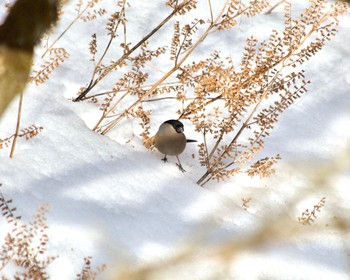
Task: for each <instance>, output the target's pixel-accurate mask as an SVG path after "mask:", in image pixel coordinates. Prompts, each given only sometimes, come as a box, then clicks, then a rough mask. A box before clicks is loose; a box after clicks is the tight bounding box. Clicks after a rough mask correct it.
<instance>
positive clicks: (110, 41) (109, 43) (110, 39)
mask: <svg viewBox="0 0 350 280" xmlns="http://www.w3.org/2000/svg"><path fill="white" fill-rule="evenodd" d="M121 13H122V14H124V13H125V0H124V1H123V8H122V9H121ZM120 23H121V20H119V21H118V23H117V24H116V26H115V28H114V30H113V32H112V34H111V37H110V38H109V41H108V44H107V46H106V48H105V50H104V52H103V54H102V55H101V57H100V59H99V61H98V62H97V64H96V66H95V69H94V71H93V73H92V78H91V81H93V80H94V79H95V76H96V74H97V69H98V67H99V66H100V65H101V63H102V61H103V59H104V57H105V56H106V54H107V52H108V50H109V48H110V46H111V44H112V41H113V39H114V38H115V35H116V32H117V30H118V27H119V24H120ZM125 32H126V30H125V24H124V40H125ZM124 44H125V45H126V43H125V42H124Z"/></svg>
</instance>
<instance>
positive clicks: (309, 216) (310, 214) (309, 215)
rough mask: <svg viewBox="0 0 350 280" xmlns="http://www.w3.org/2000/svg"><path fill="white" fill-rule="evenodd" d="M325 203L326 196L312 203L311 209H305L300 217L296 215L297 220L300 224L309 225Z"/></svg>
mask: <svg viewBox="0 0 350 280" xmlns="http://www.w3.org/2000/svg"><path fill="white" fill-rule="evenodd" d="M325 203H326V198H325V197H322V198H321V200H320V201H319V202H318V203H317V204H316V205H314V207H313V209H312V210H311V211H309V209H306V210H305V211H304V212H303V213H302V214H301V217H298V222H299V223H301V224H302V225H311V224H312V223H314V222H315V220H316V218H317V216H316V214H317V212H318V213H320V212H321V209H322V208H323V207H324V205H325Z"/></svg>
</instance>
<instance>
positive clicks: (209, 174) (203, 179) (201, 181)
mask: <svg viewBox="0 0 350 280" xmlns="http://www.w3.org/2000/svg"><path fill="white" fill-rule="evenodd" d="M330 14H331V10H330V11H328V13H326V14H325V15H324V16H323V17H322V18H321V20H320V21H319V22H318V23H317V24H316V25H314V26H313V28H312V29H311V30H310V31H309V32H308V33H307V34H306V35H305V36H304V38H303V40H301V41H300V43H299V45H298V46H297V47H296V48H295V49H294V50H293V51H291V52H289V53H288V54H287V55H286V56H285V57H284V58H283V59H282V60H281V61H279V62H278V63H277V64H276V65H274V66H273V67H275V66H277V65H278V64H281V68H280V69H279V71H278V72H277V73H276V74H275V75H274V77H273V79H272V80H271V81H270V82H269V84H268V85H267V87H266V88H265V90H264V93H263V94H262V96H261V98H260V100H259V101H258V103H257V104H256V105H255V106H254V109H253V111H252V112H251V113H250V115H249V116H248V118H247V119H246V121H245V122H244V123H243V125H242V126H241V128H240V129H239V130H238V132H237V134H236V135H235V136H234V137H233V139H232V140H231V142H230V143H229V145H228V148H229V147H231V146H232V145H234V144H235V143H236V142H237V139H238V138H239V136H240V135H241V134H242V132H243V131H244V129H245V128H246V127H248V126H249V123H250V120H251V119H252V118H253V116H254V114H255V112H256V111H257V109H258V107H259V106H260V104H261V102H262V101H263V100H264V99H265V98H266V95H267V94H268V92H269V89H270V87H271V86H273V84H274V82H275V80H276V79H277V77H278V76H279V74H280V73H282V72H283V70H284V69H285V68H286V67H288V61H289V60H290V58H291V57H292V56H293V54H294V53H295V52H296V51H297V50H298V49H300V47H301V46H302V45H303V44H304V43H305V42H306V40H307V39H308V38H309V37H310V36H311V35H312V33H313V32H315V31H316V30H317V28H318V26H320V25H321V24H322V23H323V22H324V21H325V20H326V19H327V18H328V16H329V15H330ZM245 84H246V83H245ZM215 100H216V99H213V100H210V101H209V102H208V104H209V103H211V102H214V101H215ZM221 136H223V135H221ZM221 140H222V137H220V138H219V139H218V141H217V142H216V144H215V146H214V148H213V149H212V151H211V153H210V155H209V157H208V162H209V159H210V158H211V157H212V155H213V154H214V151H215V150H216V148H217V147H218V146H219V144H220V141H221ZM226 153H227V149H225V150H224V151H223V152H222V154H221V155H220V157H219V158H218V159H217V160H216V161H215V162H214V164H213V165H212V166H210V167H209V168H208V170H207V171H206V172H205V174H204V175H203V176H202V177H201V178H200V179H199V180H198V181H197V184H198V185H200V186H202V187H203V186H204V185H205V184H206V183H207V182H209V181H210V180H211V179H212V178H213V176H214V174H212V172H211V170H212V169H213V168H214V167H216V166H217V164H218V163H219V160H220V158H222V157H223V156H224V155H225V154H226ZM232 164H234V162H231V163H229V164H228V165H226V166H225V168H227V167H229V166H231V165H232Z"/></svg>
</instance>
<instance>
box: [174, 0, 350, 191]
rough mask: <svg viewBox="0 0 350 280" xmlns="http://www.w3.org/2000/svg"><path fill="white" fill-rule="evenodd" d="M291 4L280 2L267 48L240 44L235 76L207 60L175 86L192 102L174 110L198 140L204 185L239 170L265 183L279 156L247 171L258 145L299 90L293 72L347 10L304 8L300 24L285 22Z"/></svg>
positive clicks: (299, 74)
mask: <svg viewBox="0 0 350 280" xmlns="http://www.w3.org/2000/svg"><path fill="white" fill-rule="evenodd" d="M290 8H291V3H290V2H288V1H286V3H285V29H284V31H283V32H282V33H281V34H280V33H279V32H277V31H273V32H272V34H271V36H270V38H269V39H268V40H267V41H263V42H258V41H257V40H256V39H255V38H252V37H251V38H248V39H247V43H246V47H245V49H244V52H243V56H242V59H241V63H240V69H235V67H234V66H233V65H234V63H233V62H232V61H231V58H225V59H222V58H221V57H220V54H219V53H216V52H214V53H213V54H212V56H211V57H209V58H208V59H206V60H203V61H199V62H197V63H192V64H188V65H186V66H184V67H183V72H182V73H181V75H179V76H178V77H179V79H180V82H181V83H182V84H185V85H190V87H192V89H193V92H194V94H195V98H194V100H193V101H191V102H189V103H188V104H187V106H186V107H185V108H184V109H183V110H181V111H179V114H180V118H186V119H189V120H191V121H192V122H193V124H194V126H195V129H196V130H197V131H198V132H200V133H201V134H202V135H203V141H202V143H201V144H200V145H199V155H200V161H201V164H202V165H203V166H205V167H206V169H207V171H206V172H205V174H204V175H203V176H202V177H201V178H200V179H199V180H198V184H200V185H202V186H203V185H204V184H206V183H207V182H208V181H210V180H212V179H216V180H223V179H225V178H227V177H228V176H231V175H234V174H236V173H238V172H242V171H245V172H247V173H248V174H249V175H251V176H252V175H260V176H268V175H270V174H271V173H272V172H273V170H270V167H271V166H272V165H273V164H274V163H275V162H276V161H277V160H278V159H280V157H279V156H276V157H271V158H264V159H261V160H258V161H257V162H256V163H254V164H253V165H251V166H250V167H248V166H247V164H249V162H251V161H252V160H253V158H254V156H255V155H256V154H257V153H258V152H259V151H260V150H261V149H263V148H264V140H265V138H266V137H268V136H269V135H270V132H271V130H272V129H273V128H274V127H275V125H276V122H277V121H278V118H279V116H280V115H281V113H283V112H284V111H285V110H286V109H287V108H288V107H289V106H291V105H292V104H293V103H294V102H295V100H297V99H298V98H300V97H301V96H302V95H303V94H304V93H305V92H306V91H307V90H306V85H307V84H308V83H309V81H306V80H305V76H304V71H303V70H295V69H296V68H298V69H300V66H301V65H302V64H303V63H304V62H305V61H307V60H309V59H310V58H311V57H312V56H314V55H315V54H316V53H317V52H318V51H319V50H320V49H321V48H322V47H323V46H324V44H325V42H326V41H328V40H330V39H331V37H332V36H334V35H335V34H336V31H337V24H338V20H337V18H338V17H339V16H340V15H341V14H343V13H344V12H346V11H347V8H348V7H347V5H345V4H344V3H341V2H336V3H334V4H333V5H332V6H331V7H330V8H329V7H328V6H326V5H325V3H324V2H323V1H312V4H311V5H310V7H309V8H307V9H306V10H305V11H304V12H303V13H302V15H301V16H300V19H298V20H295V19H292V18H291V15H290V14H291V13H290Z"/></svg>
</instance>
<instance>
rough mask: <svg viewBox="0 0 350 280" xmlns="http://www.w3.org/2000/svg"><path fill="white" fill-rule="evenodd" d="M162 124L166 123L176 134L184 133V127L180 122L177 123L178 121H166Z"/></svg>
mask: <svg viewBox="0 0 350 280" xmlns="http://www.w3.org/2000/svg"><path fill="white" fill-rule="evenodd" d="M164 123H168V124H170V125H172V126H173V128H174V129H175V130H176V131H177V132H178V133H181V132H183V131H184V125H183V123H182V122H180V121H178V120H167V121H166V122H164Z"/></svg>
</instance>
